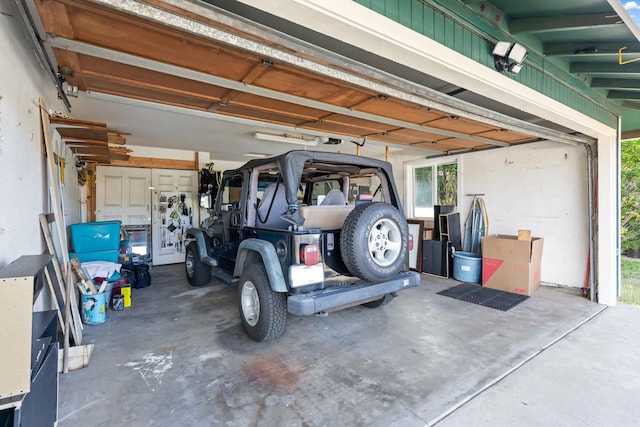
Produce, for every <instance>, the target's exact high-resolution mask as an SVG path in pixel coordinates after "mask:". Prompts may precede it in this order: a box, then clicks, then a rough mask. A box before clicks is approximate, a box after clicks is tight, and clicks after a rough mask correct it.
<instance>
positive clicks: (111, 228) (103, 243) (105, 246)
mask: <svg viewBox="0 0 640 427" xmlns="http://www.w3.org/2000/svg"><path fill="white" fill-rule="evenodd" d="M120 225H121V222H120V221H101V222H85V223H83V224H72V225H71V226H70V228H71V241H72V242H73V250H74V251H75V252H95V251H111V250H114V249H115V250H116V251H117V250H118V248H119V246H120ZM116 261H117V257H116Z"/></svg>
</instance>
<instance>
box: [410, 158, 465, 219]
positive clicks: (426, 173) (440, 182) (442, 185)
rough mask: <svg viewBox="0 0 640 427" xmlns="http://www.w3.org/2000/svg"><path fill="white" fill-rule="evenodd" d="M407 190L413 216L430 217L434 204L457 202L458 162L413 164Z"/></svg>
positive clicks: (454, 203)
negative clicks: (409, 184) (409, 185)
mask: <svg viewBox="0 0 640 427" xmlns="http://www.w3.org/2000/svg"><path fill="white" fill-rule="evenodd" d="M409 170H410V171H411V175H412V181H411V188H410V191H409V195H410V205H411V213H410V215H411V216H412V217H414V218H432V217H433V206H434V205H454V210H455V209H456V207H457V204H458V163H457V161H455V162H451V161H449V162H447V163H444V162H443V163H437V164H430V165H425V166H421V165H415V166H411V167H410V168H409Z"/></svg>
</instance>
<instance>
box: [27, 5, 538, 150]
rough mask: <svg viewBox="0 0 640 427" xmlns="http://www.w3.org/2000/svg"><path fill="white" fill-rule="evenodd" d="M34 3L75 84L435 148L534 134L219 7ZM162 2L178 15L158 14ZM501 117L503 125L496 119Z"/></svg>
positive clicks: (484, 144) (515, 139)
mask: <svg viewBox="0 0 640 427" xmlns="http://www.w3.org/2000/svg"><path fill="white" fill-rule="evenodd" d="M34 4H35V6H36V8H37V9H38V10H39V12H40V17H41V18H42V20H43V24H44V27H45V30H46V31H47V32H48V33H52V34H54V35H56V36H57V37H53V38H50V39H49V40H48V41H47V43H49V44H50V46H51V47H52V48H59V49H56V50H55V55H56V59H57V61H58V64H59V65H60V66H61V67H63V68H64V67H67V68H68V70H66V71H68V72H67V74H65V78H66V79H67V81H68V82H69V84H72V85H76V86H78V88H79V89H80V90H93V91H96V92H105V93H108V94H115V95H119V96H124V97H130V98H136V99H143V100H147V101H150V102H159V103H163V104H169V105H176V106H181V107H185V108H191V109H196V110H201V111H209V112H211V113H212V114H222V115H229V116H234V117H242V118H247V119H251V120H257V121H262V122H269V123H277V124H281V125H287V126H292V127H296V128H299V129H305V130H314V131H318V132H325V133H328V134H335V135H336V136H339V135H344V136H353V137H357V138H364V137H368V138H372V139H375V140H378V141H382V142H389V143H397V144H403V145H411V146H414V147H417V146H420V147H424V148H429V149H435V150H442V151H450V150H452V149H456V148H455V147H461V148H462V149H468V148H473V149H479V148H487V147H491V146H504V145H508V144H510V143H514V142H523V141H533V140H536V139H538V138H539V136H534V135H540V132H538V133H536V132H537V131H536V132H532V133H531V134H530V135H528V134H527V132H528V130H523V131H522V132H521V133H520V132H519V130H520V128H517V129H515V131H514V126H513V125H512V122H511V121H507V122H501V121H500V120H496V119H495V118H494V117H495V115H490V117H489V118H486V117H485V116H484V115H482V114H479V113H477V112H475V111H472V112H471V113H469V111H464V110H459V109H458V110H456V108H457V107H454V108H452V107H450V106H448V105H446V104H444V103H442V102H440V101H439V100H440V99H441V98H443V97H446V95H445V94H438V95H437V96H436V97H435V98H433V99H428V97H427V95H425V93H427V92H425V91H424V90H422V89H421V90H418V89H416V88H413V89H412V88H407V87H404V86H403V85H402V84H400V83H399V82H397V81H393V82H391V81H390V82H386V81H384V80H385V79H383V78H381V77H380V75H379V74H375V75H370V74H368V73H367V72H366V71H362V70H361V68H360V67H359V66H358V65H356V66H353V67H352V66H350V65H349V64H347V63H345V61H335V58H329V59H327V58H325V57H322V56H319V57H318V58H315V57H314V56H313V54H312V53H311V52H312V51H313V50H308V49H307V47H296V46H298V45H296V43H295V42H293V44H290V43H289V42H286V43H284V45H283V46H281V45H279V44H278V43H280V42H281V41H282V39H281V38H279V37H280V36H279V35H278V36H277V37H275V38H274V39H273V40H271V39H267V38H264V39H263V38H261V36H260V35H258V34H257V33H253V34H249V33H248V32H244V31H250V24H249V27H247V26H246V25H245V24H244V23H243V24H240V25H238V26H231V25H230V24H229V22H233V20H231V21H226V20H224V23H221V22H215V21H214V19H215V17H216V16H217V15H216V14H215V13H213V14H211V15H207V16H208V17H204V16H197V15H195V14H194V13H193V11H191V10H190V11H184V10H180V9H179V8H178V7H176V6H175V5H169V4H166V3H164V2H155V1H154V2H141V3H135V5H134V4H132V3H125V2H122V3H118V2H113V3H112V5H113V7H109V6H105V5H101V4H97V3H95V2H90V1H83V0H65V1H56V0H49V1H47V2H39V1H36V2H34ZM129 7H131V8H132V9H129V10H127V8H129ZM150 8H156V9H153V10H152V9H150ZM158 9H160V10H162V9H164V10H166V11H170V12H171V13H175V14H177V15H172V16H173V17H172V18H170V19H167V18H161V17H159V16H161V15H162V13H160V14H156V12H158V11H159V10H158ZM196 9H197V7H196ZM135 14H139V15H135ZM174 18H175V20H174ZM174 27H175V28H174ZM178 27H181V28H178ZM196 28H197V29H196ZM296 49H299V51H298V50H296ZM309 64H315V65H311V66H310V65H309ZM392 85H393V86H392ZM400 86H402V87H400ZM455 105H456V106H457V105H458V104H455ZM441 107H442V108H441ZM449 111H451V112H449ZM458 116H460V117H458ZM503 123H504V124H505V127H506V128H509V129H511V130H509V131H504V130H503V129H501V126H500V125H501V124H503ZM522 129H528V128H527V127H526V126H525V127H523V128H522ZM542 133H543V134H545V132H542ZM445 140H446V142H445ZM434 141H436V142H438V143H437V144H433V142H434Z"/></svg>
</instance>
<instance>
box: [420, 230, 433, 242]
mask: <svg viewBox="0 0 640 427" xmlns="http://www.w3.org/2000/svg"><path fill="white" fill-rule="evenodd" d="M423 234H424V236H423V238H422V240H433V228H425V229H424V231H423Z"/></svg>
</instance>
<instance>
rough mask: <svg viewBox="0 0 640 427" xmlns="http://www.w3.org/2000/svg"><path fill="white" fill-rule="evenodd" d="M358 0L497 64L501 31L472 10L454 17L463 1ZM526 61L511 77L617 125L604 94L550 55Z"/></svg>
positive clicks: (478, 58) (452, 46)
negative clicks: (441, 4)
mask: <svg viewBox="0 0 640 427" xmlns="http://www.w3.org/2000/svg"><path fill="white" fill-rule="evenodd" d="M353 1H355V2H356V3H359V4H361V5H362V6H365V7H367V8H369V9H371V10H374V11H376V12H378V13H380V14H382V15H384V16H386V17H387V18H389V19H392V20H394V21H396V22H398V23H400V24H402V25H404V26H406V27H408V28H411V29H412V30H414V31H416V32H418V33H420V34H423V35H424V36H426V37H429V38H430V39H433V40H435V41H436V42H438V43H440V44H442V45H444V46H447V47H448V48H450V49H453V50H455V51H456V52H459V53H461V54H463V55H465V56H466V57H468V58H471V59H473V60H474V61H476V62H479V63H481V64H484V65H486V66H487V67H490V68H492V69H493V55H492V54H491V51H492V50H493V45H494V42H493V41H492V40H489V39H488V37H487V35H489V36H491V37H492V38H494V39H498V40H499V39H500V38H501V37H500V36H501V34H500V33H499V32H498V31H497V29H495V28H494V27H492V26H491V25H489V24H487V23H486V22H484V20H482V18H479V17H477V18H475V19H473V16H471V18H470V17H469V15H472V14H470V13H469V11H466V13H465V11H463V13H465V14H466V15H467V17H466V20H465V19H462V18H460V19H455V16H456V14H457V13H460V12H461V8H462V7H464V6H461V5H460V3H458V2H455V1H450V2H448V3H447V4H448V5H450V6H451V8H452V9H451V10H449V9H448V10H442V9H437V8H436V6H434V5H432V4H428V3H426V2H425V0H353ZM456 7H457V8H458V9H456ZM454 9H455V10H454ZM470 22H471V23H470ZM545 61H546V62H545ZM526 65H527V66H525V67H523V68H522V71H521V72H520V73H519V74H517V75H515V76H511V77H512V78H513V79H514V80H516V81H518V82H519V83H521V84H523V85H525V86H528V87H530V88H531V89H534V90H536V91H538V92H540V93H542V94H544V95H546V96H548V97H550V98H552V99H555V100H556V101H558V102H561V103H563V104H565V105H567V106H569V107H571V108H573V109H575V110H577V111H580V112H581V113H583V114H585V115H587V116H589V117H591V118H593V119H595V120H598V121H600V122H602V123H604V124H606V125H607V126H611V127H614V128H615V127H616V126H617V115H616V112H615V111H612V110H611V108H609V107H607V106H605V105H602V104H600V103H599V102H598V101H597V99H598V98H599V97H601V95H599V94H598V93H597V92H595V91H593V90H591V89H590V88H589V87H588V86H586V85H584V84H583V83H582V82H581V81H579V80H578V79H577V78H576V77H575V76H573V75H572V74H570V73H569V72H568V70H563V69H562V68H561V67H560V66H558V65H557V64H554V63H553V62H552V61H550V60H549V59H545V58H544V57H541V56H539V55H532V54H530V55H529V57H528V58H527V64H526Z"/></svg>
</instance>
